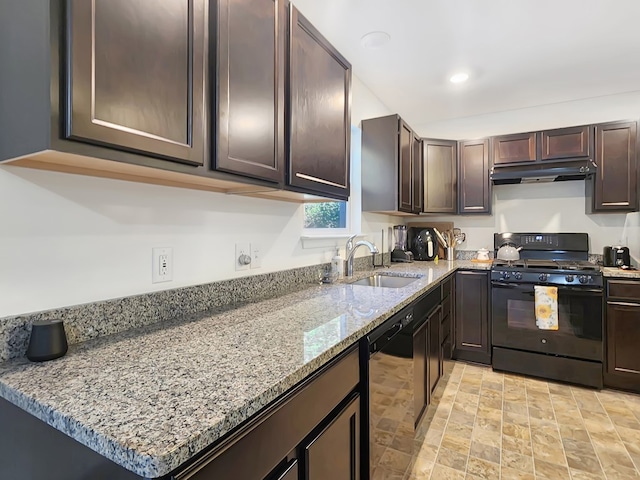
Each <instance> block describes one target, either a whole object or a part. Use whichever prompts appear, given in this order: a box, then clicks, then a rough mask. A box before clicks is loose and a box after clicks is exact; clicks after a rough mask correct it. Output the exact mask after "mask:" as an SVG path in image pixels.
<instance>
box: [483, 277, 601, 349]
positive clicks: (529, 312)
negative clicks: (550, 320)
mask: <svg viewBox="0 0 640 480" xmlns="http://www.w3.org/2000/svg"><path fill="white" fill-rule="evenodd" d="M533 287H534V285H533V284H511V283H501V282H492V283H491V297H492V312H493V313H492V343H493V345H494V346H500V347H506V348H515V349H519V350H528V351H533V352H541V353H548V354H554V355H562V356H566V357H574V358H580V359H587V360H596V361H602V349H603V348H602V335H603V322H602V308H603V307H602V289H598V288H589V287H563V286H558V330H540V329H539V328H538V327H537V326H536V315H535V297H534V288H533Z"/></svg>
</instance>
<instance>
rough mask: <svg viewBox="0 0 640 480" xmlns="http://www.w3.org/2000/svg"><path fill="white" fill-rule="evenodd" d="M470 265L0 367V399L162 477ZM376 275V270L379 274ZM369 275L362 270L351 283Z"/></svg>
mask: <svg viewBox="0 0 640 480" xmlns="http://www.w3.org/2000/svg"><path fill="white" fill-rule="evenodd" d="M457 268H472V269H476V268H477V269H489V268H490V265H487V264H475V263H472V262H470V261H455V262H446V261H445V262H443V261H441V262H440V263H439V265H434V264H433V263H431V262H428V263H424V262H423V263H419V262H416V263H413V264H397V265H396V264H394V265H393V266H392V267H391V268H388V269H384V271H385V272H393V273H398V274H400V273H404V274H406V275H412V274H413V275H421V277H420V278H418V279H417V280H416V281H414V282H412V283H410V284H409V285H407V286H406V287H403V288H397V289H395V288H376V287H368V286H358V285H351V284H349V283H346V282H340V283H336V284H333V285H316V286H311V287H310V288H308V289H305V290H303V291H299V292H296V293H291V294H289V295H284V296H282V297H278V298H275V299H271V300H265V301H262V302H258V303H252V304H248V305H243V306H242V305H241V306H235V307H234V306H225V307H221V308H219V309H217V310H213V311H208V312H205V313H198V314H191V315H188V316H186V317H183V318H179V319H175V320H173V321H167V322H164V323H162V324H156V325H151V326H147V327H143V328H139V329H136V330H130V331H127V332H123V333H119V334H115V335H111V336H107V337H102V338H98V339H95V340H91V341H88V342H84V343H81V344H78V345H72V346H71V348H70V350H69V353H68V354H67V356H65V357H63V358H61V359H58V360H54V361H51V362H45V363H41V364H34V363H30V362H28V361H27V360H26V359H14V360H11V361H8V362H5V363H3V364H0V396H1V397H2V398H5V399H6V400H8V401H10V402H11V403H13V404H15V405H17V406H19V407H20V408H22V409H23V410H25V411H27V412H29V413H31V414H32V415H34V416H36V417H38V418H40V419H41V420H43V421H45V422H46V423H48V424H49V425H51V426H53V427H55V428H56V429H58V430H60V431H62V432H64V433H65V434H67V435H69V436H70V437H72V438H74V439H76V440H77V441H79V442H80V443H83V444H84V445H86V446H88V447H89V448H91V449H92V450H94V451H96V452H98V453H100V454H101V455H103V456H105V457H107V458H109V459H110V460H112V461H114V462H115V463H117V464H119V465H122V466H123V467H125V468H127V469H128V470H130V471H132V472H134V473H136V474H138V475H141V476H143V477H149V478H154V477H159V476H162V475H165V474H167V473H169V472H171V471H172V470H174V469H175V468H177V467H178V466H180V465H181V464H183V463H185V462H186V461H187V460H189V459H190V458H191V457H193V456H194V455H195V454H196V453H197V452H199V451H201V450H202V449H204V448H205V447H207V446H209V445H210V444H212V443H214V442H215V441H216V440H217V439H219V438H220V437H221V436H222V435H224V434H225V433H227V432H229V431H230V430H232V429H233V428H234V427H236V426H237V425H239V424H240V423H242V422H243V421H244V420H246V419H247V418H249V417H250V416H252V415H254V414H255V413H257V412H258V411H260V410H261V409H262V408H263V407H264V406H265V405H267V404H268V403H270V402H271V401H273V400H275V399H276V398H277V397H279V396H280V395H282V394H283V393H284V392H285V391H287V390H288V389H290V388H291V387H292V386H294V385H295V384H297V383H299V382H300V381H301V380H303V379H304V378H305V377H307V376H308V375H310V374H311V373H312V372H314V371H315V370H317V369H318V368H320V367H321V366H323V365H324V364H325V363H327V362H328V361H329V360H330V359H331V358H333V357H335V356H336V355H337V354H339V353H340V352H341V351H343V350H345V349H346V348H347V347H349V346H350V345H352V344H353V343H355V342H356V341H357V340H359V339H360V338H362V337H363V336H364V335H366V334H367V333H369V332H370V331H371V330H373V329H374V328H375V327H377V326H378V325H380V324H381V323H382V322H383V321H384V320H386V319H387V318H389V317H390V316H391V315H392V314H394V313H395V312H397V311H399V310H400V309H401V308H403V307H404V306H406V305H408V304H409V303H410V302H412V301H413V300H415V299H416V298H418V296H420V295H421V294H423V293H425V292H427V291H428V290H429V289H430V288H432V287H433V286H434V285H435V284H436V283H437V282H439V281H440V280H441V279H443V278H444V277H445V276H446V275H448V274H450V273H452V272H453V271H454V270H456V269H457ZM378 271H380V270H378ZM370 273H371V272H359V273H358V274H357V277H354V280H355V279H357V278H360V277H364V276H366V275H368V274H370Z"/></svg>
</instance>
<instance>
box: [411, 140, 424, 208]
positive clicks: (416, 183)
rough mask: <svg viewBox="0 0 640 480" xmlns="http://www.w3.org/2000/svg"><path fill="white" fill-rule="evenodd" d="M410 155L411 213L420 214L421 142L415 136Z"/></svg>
mask: <svg viewBox="0 0 640 480" xmlns="http://www.w3.org/2000/svg"><path fill="white" fill-rule="evenodd" d="M411 154H412V155H413V158H412V162H413V173H412V178H413V213H422V208H423V204H422V199H423V193H422V192H423V188H422V168H423V160H422V140H420V138H418V137H417V136H415V135H414V137H413V151H412V152H411Z"/></svg>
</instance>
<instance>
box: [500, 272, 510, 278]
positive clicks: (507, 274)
mask: <svg viewBox="0 0 640 480" xmlns="http://www.w3.org/2000/svg"><path fill="white" fill-rule="evenodd" d="M510 278H511V274H510V273H509V272H502V279H503V280H509V279H510Z"/></svg>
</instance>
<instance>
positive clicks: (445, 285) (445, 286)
mask: <svg viewBox="0 0 640 480" xmlns="http://www.w3.org/2000/svg"><path fill="white" fill-rule="evenodd" d="M452 287H453V277H449V278H448V279H446V280H445V281H444V282H442V299H443V300H444V299H445V298H447V297H448V296H450V295H451V289H452ZM446 312H447V311H446V310H444V307H443V314H444V315H446Z"/></svg>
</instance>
